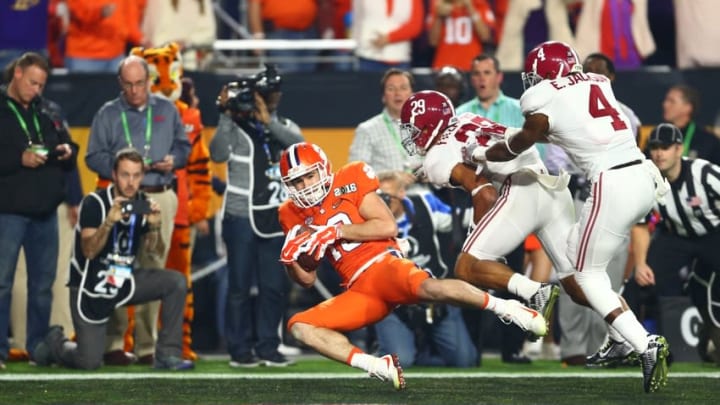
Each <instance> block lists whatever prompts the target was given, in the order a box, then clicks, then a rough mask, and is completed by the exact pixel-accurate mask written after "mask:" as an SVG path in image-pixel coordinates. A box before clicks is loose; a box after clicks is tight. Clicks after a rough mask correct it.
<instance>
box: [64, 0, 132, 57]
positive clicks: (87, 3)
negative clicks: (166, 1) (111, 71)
mask: <svg viewBox="0 0 720 405" xmlns="http://www.w3.org/2000/svg"><path fill="white" fill-rule="evenodd" d="M67 3H68V8H69V9H70V17H71V18H70V25H69V27H68V33H67V38H66V45H65V46H66V48H65V55H66V56H68V57H71V58H87V59H112V58H116V57H118V56H122V55H124V54H125V47H126V45H127V43H128V42H129V43H131V44H139V43H140V42H141V41H142V33H141V32H140V20H141V18H142V15H141V11H142V10H141V9H140V6H141V4H144V1H143V0H100V1H96V0H68V1H67ZM111 4H114V5H115V9H114V10H113V12H112V14H110V15H109V16H107V17H103V16H102V9H103V7H104V6H105V5H111Z"/></svg>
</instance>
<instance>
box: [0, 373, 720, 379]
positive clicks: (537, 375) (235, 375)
mask: <svg viewBox="0 0 720 405" xmlns="http://www.w3.org/2000/svg"><path fill="white" fill-rule="evenodd" d="M639 376H640V373H639V371H638V372H635V371H632V372H630V371H627V372H626V371H622V372H604V371H601V372H594V373H562V372H557V373H555V372H546V373H538V372H533V373H523V372H507V373H484V372H474V373H468V372H449V373H426V372H417V373H416V372H412V371H410V372H406V373H405V377H406V378H408V379H413V378H435V379H448V378H566V377H570V378H633V377H639ZM669 377H670V379H676V378H712V379H720V371H715V372H687V373H683V372H672V373H670V376H669ZM362 378H368V377H367V374H364V373H358V374H347V373H297V374H296V373H287V374H285V373H282V374H265V373H242V372H238V373H196V372H192V371H191V372H155V373H92V374H77V373H67V374H59V373H53V374H8V373H7V372H4V373H2V374H0V381H72V380H117V379H123V380H145V379H162V380H209V379H212V380H318V379H362Z"/></svg>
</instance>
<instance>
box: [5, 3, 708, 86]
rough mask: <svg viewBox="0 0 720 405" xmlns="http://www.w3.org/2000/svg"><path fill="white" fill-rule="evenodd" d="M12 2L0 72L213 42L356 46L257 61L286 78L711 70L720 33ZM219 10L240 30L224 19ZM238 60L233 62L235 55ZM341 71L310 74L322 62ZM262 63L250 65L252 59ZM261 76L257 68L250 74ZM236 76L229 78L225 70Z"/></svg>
mask: <svg viewBox="0 0 720 405" xmlns="http://www.w3.org/2000/svg"><path fill="white" fill-rule="evenodd" d="M648 3H649V2H648V0H613V1H610V0H584V1H580V0H545V1H540V0H537V1H529V0H395V1H389V0H378V1H354V2H353V1H351V0H302V1H301V0H297V1H292V2H286V1H284V0H234V1H231V0H222V1H212V0H193V1H177V0H161V1H147V0H112V1H105V2H102V3H98V2H95V1H91V0H41V1H36V2H27V1H21V0H12V1H7V2H4V3H3V5H2V6H0V7H1V8H0V26H2V27H3V28H2V30H1V31H0V65H3V66H4V65H5V64H6V62H8V61H9V60H11V59H12V58H14V57H17V56H19V53H18V52H20V51H28V50H33V51H39V52H40V53H42V54H46V55H48V56H49V57H50V59H51V64H52V67H66V68H67V69H68V70H70V71H71V72H72V71H75V72H98V71H105V72H106V71H113V70H114V68H115V66H116V65H117V62H118V60H119V58H121V57H122V56H123V55H124V54H125V53H126V50H127V49H129V47H131V46H143V47H153V46H161V45H163V44H165V43H168V42H170V41H173V42H176V43H178V44H180V45H181V46H182V47H183V49H184V52H183V54H184V55H183V56H184V58H185V63H186V67H187V68H189V69H206V68H210V67H211V66H213V64H212V59H213V58H212V52H211V48H212V44H213V42H214V41H215V40H216V39H255V40H262V39H286V40H307V39H346V38H350V39H354V40H355V41H356V43H357V45H356V48H355V49H354V50H347V49H332V50H322V51H318V50H308V49H302V50H291V49H267V50H265V49H263V48H257V49H253V50H246V51H242V52H241V53H242V54H244V55H247V56H249V57H263V58H264V57H268V58H270V59H269V60H270V61H271V62H273V63H278V64H279V66H280V69H281V71H283V72H290V71H300V72H307V71H314V70H317V69H326V70H327V69H329V70H348V69H359V70H363V71H365V70H367V71H384V70H385V69H387V68H388V67H397V68H401V69H407V68H409V67H432V68H434V69H437V68H440V67H442V66H447V65H450V66H455V67H456V68H458V69H460V70H462V71H465V72H467V71H469V70H470V62H471V60H472V58H473V57H475V56H476V55H478V54H480V53H482V52H484V51H485V52H489V53H494V54H495V55H496V57H497V58H498V60H499V62H500V64H501V65H502V66H503V67H504V69H506V70H508V71H518V70H521V69H522V68H523V66H522V63H523V58H524V55H525V54H526V52H527V51H528V50H529V49H531V48H532V47H533V46H534V45H535V44H538V43H540V42H543V41H545V40H559V41H563V42H566V43H568V44H571V45H574V46H575V48H576V49H577V51H578V53H579V54H580V56H581V57H584V56H587V55H589V54H591V53H593V52H601V53H603V54H605V55H608V56H609V57H610V58H611V59H613V61H614V62H615V64H616V66H617V68H618V70H627V69H636V68H639V67H642V66H646V65H666V66H671V67H679V68H692V67H709V66H717V65H718V63H720V61H718V59H717V57H715V56H713V55H712V53H709V52H704V50H705V49H707V46H711V45H712V44H714V43H715V42H716V40H717V39H718V36H720V31H718V28H717V27H716V26H715V25H714V24H713V22H714V21H715V20H716V19H717V17H720V15H718V13H720V11H718V9H717V8H716V7H714V2H712V0H698V1H692V2H684V1H672V0H654V1H653V2H652V7H649V4H648ZM216 7H217V9H218V10H219V11H220V13H222V14H223V16H228V17H229V18H231V19H234V20H235V24H236V25H234V26H231V25H229V24H228V22H227V21H226V20H224V19H221V18H219V16H218V13H216ZM236 53H237V52H236ZM351 53H352V54H354V58H355V61H356V63H355V64H354V65H353V64H352V63H348V62H347V61H337V62H323V63H317V61H318V59H317V57H319V56H335V57H337V56H342V55H345V56H348V55H349V54H351ZM256 60H257V59H256ZM255 65H256V66H257V65H259V63H255ZM230 67H232V66H230Z"/></svg>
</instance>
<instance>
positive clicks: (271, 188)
mask: <svg viewBox="0 0 720 405" xmlns="http://www.w3.org/2000/svg"><path fill="white" fill-rule="evenodd" d="M273 72H275V71H274V69H273ZM265 76H266V77H265V79H263V78H262V77H260V78H258V77H242V78H240V80H239V81H237V82H234V83H232V85H230V86H226V87H224V88H223V89H222V91H221V92H220V95H219V97H218V106H219V108H220V109H221V110H222V111H223V113H222V114H220V121H219V122H218V127H217V130H216V132H215V136H214V137H213V139H212V141H211V143H210V158H211V159H212V160H213V161H215V162H228V177H227V187H226V190H225V204H224V207H223V208H224V210H223V222H222V237H223V240H224V241H225V245H226V247H227V263H228V293H227V294H228V295H227V303H226V307H225V338H226V341H227V350H228V352H229V354H230V367H234V368H235V367H255V366H258V365H261V364H264V365H267V366H287V365H289V364H292V362H291V361H289V360H288V359H287V358H286V357H285V356H284V355H282V354H281V353H280V352H279V351H278V346H279V345H280V336H279V334H278V325H279V324H280V322H281V320H282V318H283V315H284V314H285V311H286V309H287V300H288V297H287V295H288V292H289V288H290V283H289V280H288V278H287V276H286V275H285V274H283V272H282V267H281V266H280V264H279V263H278V261H277V255H278V253H279V252H280V250H281V249H282V244H283V238H282V229H281V228H280V224H279V223H278V221H277V209H278V206H279V205H280V203H281V202H282V201H283V200H284V199H285V198H286V195H285V194H283V192H281V189H282V185H281V183H280V175H279V167H278V159H279V157H280V153H281V152H282V150H283V149H285V148H286V147H288V146H289V145H292V144H293V143H295V142H299V141H302V139H303V138H302V134H301V132H300V129H299V128H298V127H297V125H296V124H295V123H294V122H292V121H290V120H288V119H285V118H281V117H278V116H275V118H273V115H271V113H270V110H269V105H274V106H275V105H276V101H279V95H277V97H275V96H273V97H270V95H269V94H267V93H266V92H265V91H264V90H266V89H267V88H266V87H264V86H263V85H261V83H262V82H263V81H264V82H265V84H269V83H270V82H271V81H272V82H273V83H274V84H275V85H276V86H277V88H275V89H274V90H279V84H280V83H279V79H278V78H279V76H277V73H272V74H265ZM258 79H259V80H258ZM275 92H276V91H275ZM271 98H272V100H271ZM255 283H256V285H257V288H258V295H257V296H256V297H255V299H254V305H253V300H252V299H251V296H250V290H251V287H252V286H253V285H254V284H255ZM253 331H255V334H256V335H257V340H256V341H255V342H253V340H252V334H253Z"/></svg>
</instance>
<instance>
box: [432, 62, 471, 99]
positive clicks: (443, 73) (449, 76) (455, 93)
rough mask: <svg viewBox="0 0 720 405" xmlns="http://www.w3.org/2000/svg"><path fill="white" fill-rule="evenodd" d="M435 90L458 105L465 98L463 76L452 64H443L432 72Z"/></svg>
mask: <svg viewBox="0 0 720 405" xmlns="http://www.w3.org/2000/svg"><path fill="white" fill-rule="evenodd" d="M433 82H434V85H435V90H437V91H439V92H440V93H442V94H444V95H446V96H447V97H448V98H449V99H450V101H452V103H453V107H457V106H459V105H460V104H461V103H462V101H463V100H464V98H465V87H466V86H465V77H463V74H462V72H460V70H458V69H457V68H456V67H454V66H443V67H441V68H440V69H437V70H436V71H435V72H434V73H433Z"/></svg>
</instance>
